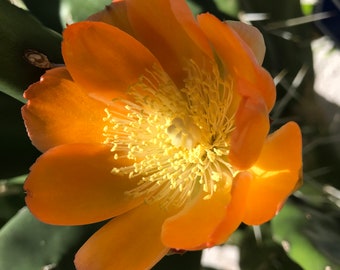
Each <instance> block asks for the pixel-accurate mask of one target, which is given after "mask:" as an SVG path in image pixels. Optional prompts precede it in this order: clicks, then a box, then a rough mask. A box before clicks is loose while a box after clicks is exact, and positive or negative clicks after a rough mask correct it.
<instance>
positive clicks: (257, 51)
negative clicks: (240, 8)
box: [225, 21, 266, 65]
mask: <svg viewBox="0 0 340 270" xmlns="http://www.w3.org/2000/svg"><path fill="white" fill-rule="evenodd" d="M225 23H227V24H228V25H229V26H230V27H231V28H232V29H233V30H234V31H235V32H236V33H237V34H238V35H239V36H240V37H241V39H242V40H243V41H244V42H245V43H246V44H247V45H248V47H249V48H250V49H251V50H252V52H253V54H254V56H255V57H256V59H257V62H258V64H259V65H262V63H263V59H264V55H265V53H266V46H265V43H264V39H263V36H262V33H261V32H260V31H259V30H258V29H257V28H256V27H254V26H252V25H249V24H246V23H242V22H239V21H225Z"/></svg>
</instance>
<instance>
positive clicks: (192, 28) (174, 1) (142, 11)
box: [126, 0, 213, 86]
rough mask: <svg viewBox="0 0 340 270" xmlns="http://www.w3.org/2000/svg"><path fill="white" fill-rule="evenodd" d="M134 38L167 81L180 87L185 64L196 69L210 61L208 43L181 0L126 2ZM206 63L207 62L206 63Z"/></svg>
mask: <svg viewBox="0 0 340 270" xmlns="http://www.w3.org/2000/svg"><path fill="white" fill-rule="evenodd" d="M126 3H127V9H128V16H129V18H130V23H131V25H132V27H133V29H134V32H135V36H136V38H137V39H138V40H140V41H141V42H142V43H143V44H144V45H145V46H146V47H147V48H149V49H150V50H151V52H152V53H153V54H154V55H155V56H156V57H157V58H158V60H159V61H160V62H161V64H162V66H163V68H164V70H165V71H166V72H167V73H168V74H169V75H170V77H171V78H172V79H173V80H174V81H175V82H176V83H177V85H179V86H182V85H181V84H182V83H183V79H184V78H185V77H186V73H185V71H184V70H183V68H181V67H184V66H186V65H187V62H188V61H189V60H194V62H195V63H196V64H198V65H199V66H203V65H204V64H208V62H209V59H212V58H213V56H212V51H211V48H210V46H209V43H208V41H207V39H206V37H205V36H204V34H203V33H202V31H201V30H200V29H199V27H198V25H197V22H196V21H195V20H194V17H193V15H192V13H191V11H190V9H189V7H188V6H187V4H186V2H185V1H184V0H165V1H159V0H148V1H131V0H126ZM207 60H208V61H207Z"/></svg>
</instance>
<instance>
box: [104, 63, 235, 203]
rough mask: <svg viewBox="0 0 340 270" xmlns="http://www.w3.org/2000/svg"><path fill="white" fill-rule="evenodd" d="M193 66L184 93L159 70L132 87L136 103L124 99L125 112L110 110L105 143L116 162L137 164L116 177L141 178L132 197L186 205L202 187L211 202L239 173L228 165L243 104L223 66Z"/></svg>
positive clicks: (113, 171)
mask: <svg viewBox="0 0 340 270" xmlns="http://www.w3.org/2000/svg"><path fill="white" fill-rule="evenodd" d="M188 66H189V68H188V69H187V72H188V78H187V79H186V80H185V86H184V87H183V89H178V88H177V87H176V85H175V84H174V83H173V82H172V81H171V79H170V78H169V77H168V76H167V74H166V73H165V72H164V71H162V70H160V69H157V68H155V70H153V71H149V72H148V73H147V75H146V76H143V77H142V78H141V80H140V82H139V83H137V84H135V85H133V86H131V88H130V92H129V94H130V95H131V97H132V99H131V100H134V101H133V102H131V101H128V100H119V102H120V104H123V105H124V110H125V112H124V113H119V112H117V110H115V109H106V113H107V117H106V118H105V119H104V121H106V122H107V125H106V127H105V129H104V136H105V137H106V140H105V142H104V143H105V144H109V145H111V147H112V148H111V151H112V152H113V153H114V157H115V158H116V159H118V158H128V159H130V160H131V161H132V162H131V163H132V165H130V166H126V167H118V168H116V167H115V168H113V169H112V173H113V174H123V175H127V176H128V177H130V178H138V179H140V181H139V183H138V185H137V187H136V188H135V189H133V190H130V191H128V192H127V193H128V194H130V195H131V196H144V197H145V198H146V201H149V202H153V201H161V202H162V204H164V205H165V206H167V205H170V204H172V205H176V206H181V205H183V203H184V202H185V201H186V200H187V198H188V197H189V196H190V195H191V194H192V193H193V192H194V190H196V189H202V190H203V191H204V192H206V196H205V198H206V199H209V198H210V197H211V196H212V195H213V193H214V192H215V191H216V188H217V186H218V185H217V183H220V184H221V182H222V181H223V183H222V184H228V185H230V182H231V180H232V177H233V175H234V174H235V171H234V169H233V168H232V166H231V165H230V164H229V163H228V154H229V140H230V133H231V132H232V130H233V129H234V116H235V108H236V107H237V106H236V103H237V102H238V98H237V96H235V95H234V94H233V92H232V91H233V89H232V82H231V80H230V79H225V78H222V76H221V75H220V72H219V70H218V68H217V67H214V69H213V71H212V72H211V73H207V72H204V71H202V70H200V68H199V67H198V66H197V65H196V64H195V63H192V62H190V63H189V65H188Z"/></svg>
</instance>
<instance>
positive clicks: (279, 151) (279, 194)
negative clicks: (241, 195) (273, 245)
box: [243, 122, 302, 225]
mask: <svg viewBox="0 0 340 270" xmlns="http://www.w3.org/2000/svg"><path fill="white" fill-rule="evenodd" d="M301 144H302V139H301V132H300V129H299V127H298V125H297V124H296V123H294V122H289V123H287V124H286V125H284V126H283V127H281V128H280V129H279V130H277V131H276V132H274V133H273V134H271V135H270V136H269V137H268V139H267V142H266V143H265V145H264V147H263V150H262V152H261V155H260V157H259V160H258V161H257V162H256V164H255V165H254V166H253V167H252V168H251V171H250V172H251V173H252V174H253V176H254V180H253V181H252V183H251V185H250V189H249V193H248V196H247V203H246V204H247V207H246V213H245V217H244V220H243V221H244V222H245V223H247V224H251V225H256V224H261V223H263V222H266V221H268V220H270V219H271V218H272V217H273V216H275V215H276V214H277V212H278V211H279V210H280V208H281V206H282V204H283V203H284V201H285V200H286V199H287V197H288V196H289V195H290V194H291V193H292V192H293V191H294V190H295V188H296V186H297V185H298V184H299V183H300V182H299V181H300V176H301V175H300V174H301V168H302V146H301Z"/></svg>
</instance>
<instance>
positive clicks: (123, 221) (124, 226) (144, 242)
mask: <svg viewBox="0 0 340 270" xmlns="http://www.w3.org/2000/svg"><path fill="white" fill-rule="evenodd" d="M168 214H170V213H168V212H165V211H164V210H162V209H161V208H160V207H159V205H158V204H152V205H146V204H145V205H142V206H140V207H138V208H136V209H134V210H132V211H130V212H128V213H126V214H124V215H121V216H118V217H116V218H114V219H113V220H111V221H110V222H109V223H107V224H106V225H104V227H103V228H102V229H100V230H99V231H98V232H96V233H95V234H94V235H93V236H92V237H91V238H90V239H89V240H88V241H87V242H86V243H85V244H84V245H83V246H82V247H81V248H80V250H79V251H78V253H77V254H76V258H75V265H76V267H77V269H78V270H110V269H115V270H125V269H136V270H138V269H141V270H142V269H150V268H151V267H152V266H153V265H154V264H156V263H157V262H158V261H159V260H160V259H161V258H162V257H163V256H164V255H165V254H166V253H167V252H168V250H169V248H167V247H165V246H164V245H163V244H162V243H161V240H160V233H161V226H162V223H163V221H164V219H165V218H166V217H167V215H168ZM106 251H109V252H106Z"/></svg>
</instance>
